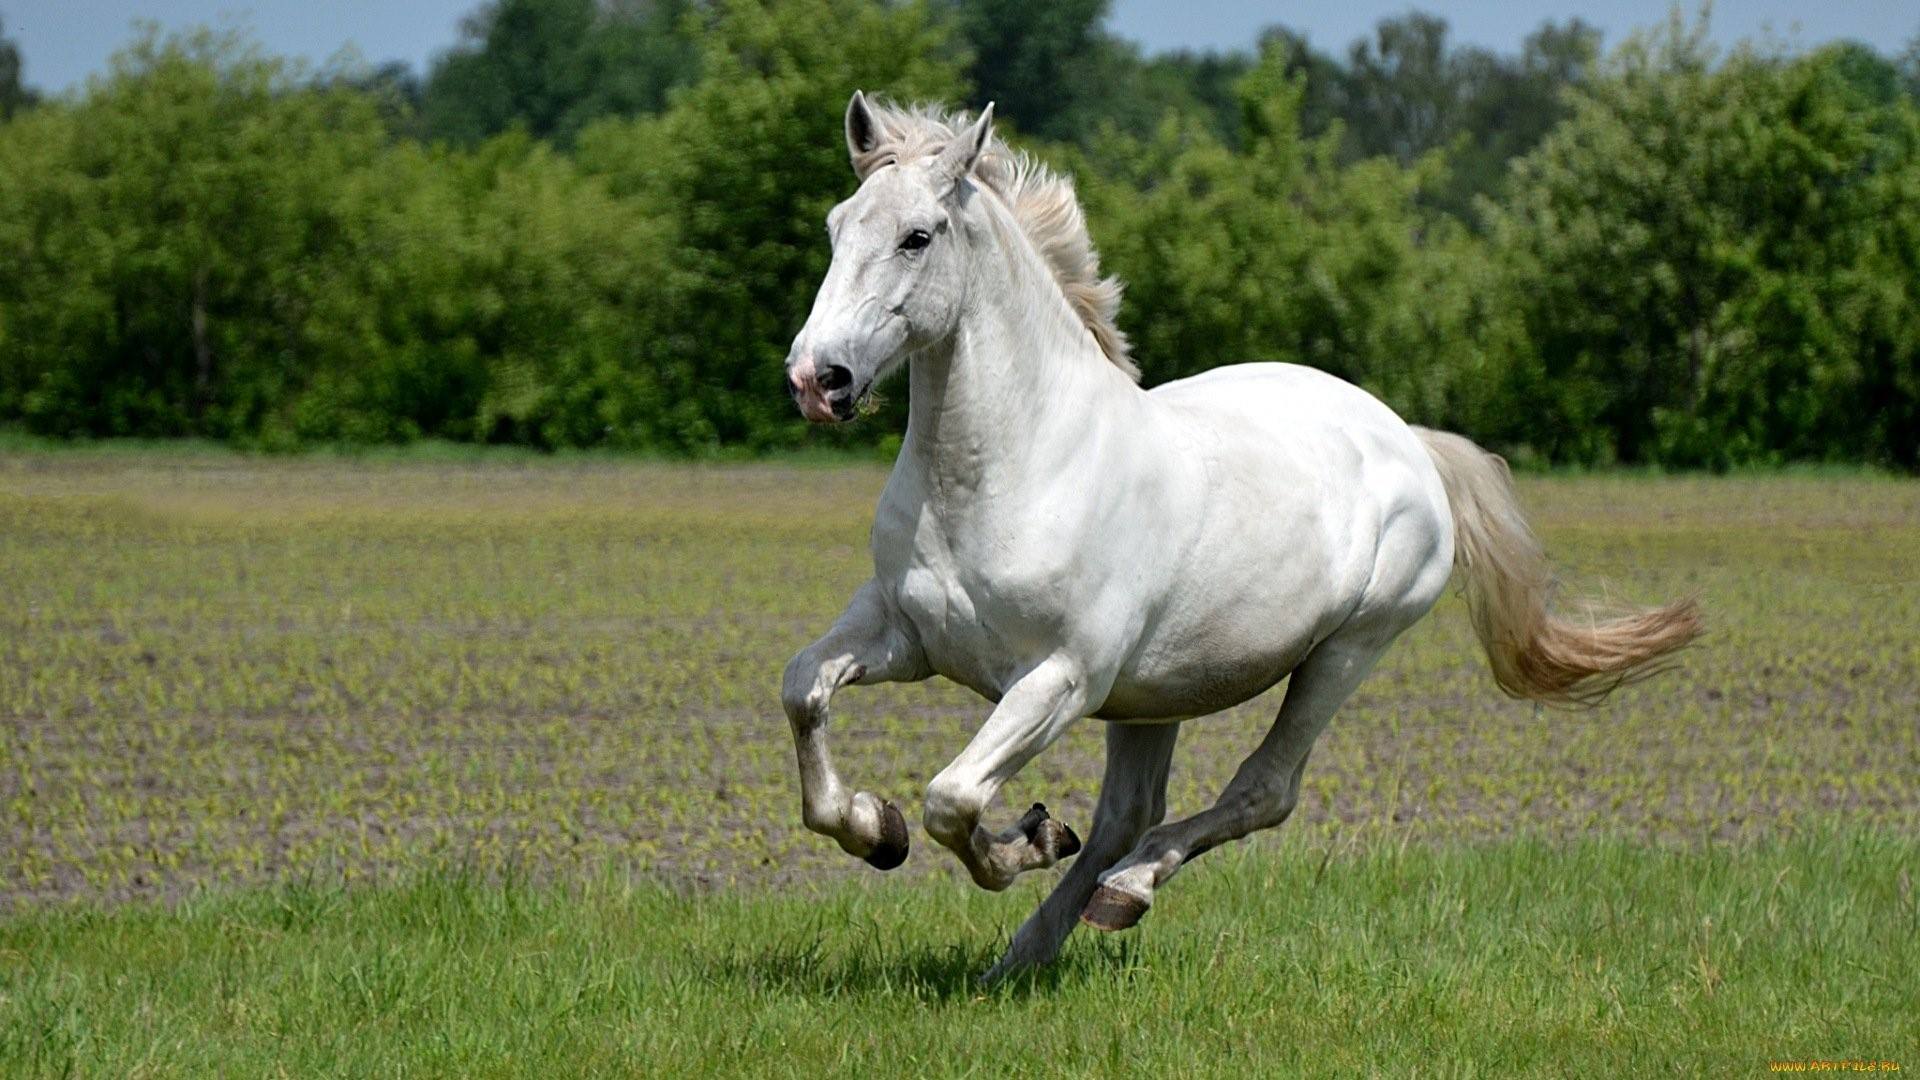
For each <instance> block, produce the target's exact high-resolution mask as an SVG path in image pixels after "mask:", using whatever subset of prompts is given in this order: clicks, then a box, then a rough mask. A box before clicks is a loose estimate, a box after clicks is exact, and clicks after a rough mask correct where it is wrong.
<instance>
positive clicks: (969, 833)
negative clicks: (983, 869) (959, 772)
mask: <svg viewBox="0 0 1920 1080" xmlns="http://www.w3.org/2000/svg"><path fill="white" fill-rule="evenodd" d="M980 809H981V806H980V801H979V798H978V796H976V795H975V794H974V791H973V786H972V785H970V784H966V783H963V782H961V781H959V780H955V779H953V778H951V777H948V776H946V775H945V774H944V773H943V774H941V775H940V776H936V777H934V778H933V782H932V783H931V784H928V785H927V801H926V808H925V811H924V812H923V815H922V818H921V823H922V824H923V825H924V826H925V827H926V830H927V835H928V836H931V837H933V838H934V839H935V840H938V841H940V843H942V844H944V845H946V846H947V847H950V848H959V847H962V846H964V845H966V844H968V843H970V842H971V841H972V838H973V828H974V826H975V825H976V824H978V823H979V821H980Z"/></svg>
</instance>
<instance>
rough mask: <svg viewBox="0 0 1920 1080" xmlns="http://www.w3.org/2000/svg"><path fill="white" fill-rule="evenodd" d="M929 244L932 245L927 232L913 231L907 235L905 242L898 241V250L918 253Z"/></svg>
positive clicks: (930, 236)
mask: <svg viewBox="0 0 1920 1080" xmlns="http://www.w3.org/2000/svg"><path fill="white" fill-rule="evenodd" d="M931 243H933V237H932V235H930V234H929V233H928V232H927V230H925V229H915V230H913V231H912V232H910V233H908V234H907V238H906V239H905V240H902V241H900V250H901V251H919V250H920V249H921V248H923V247H926V246H927V245H928V244H931Z"/></svg>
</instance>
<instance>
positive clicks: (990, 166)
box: [853, 102, 1140, 382]
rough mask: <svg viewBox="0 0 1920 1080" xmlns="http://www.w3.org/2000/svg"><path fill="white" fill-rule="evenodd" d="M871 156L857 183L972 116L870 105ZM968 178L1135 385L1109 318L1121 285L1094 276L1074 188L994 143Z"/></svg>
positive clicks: (941, 141) (924, 152) (932, 145)
mask: <svg viewBox="0 0 1920 1080" xmlns="http://www.w3.org/2000/svg"><path fill="white" fill-rule="evenodd" d="M870 112H871V113H872V115H873V124H874V134H875V136H876V137H875V139H874V145H873V149H871V150H868V151H867V152H865V153H863V154H856V155H855V156H854V159H853V171H854V173H855V174H856V175H858V176H859V178H860V179H861V180H863V181H864V180H865V179H866V178H867V177H868V176H870V175H872V174H873V172H874V171H875V170H877V169H879V168H880V167H881V166H884V165H891V164H896V163H897V164H905V163H907V162H909V161H914V160H917V159H919V158H923V157H930V156H932V155H934V154H937V153H939V152H940V150H941V148H943V147H945V146H946V145H947V143H949V142H951V141H953V139H954V137H955V136H956V135H957V134H958V133H960V132H962V131H965V130H966V129H967V127H968V126H969V125H970V124H972V122H973V117H972V116H970V115H968V114H967V113H965V112H962V111H958V110H949V109H943V108H940V107H939V106H934V105H913V106H904V107H903V106H898V105H893V104H889V103H885V102H872V103H871V104H870ZM973 178H974V179H975V180H978V181H979V182H980V183H982V184H984V185H985V186H986V187H987V188H988V189H990V190H991V191H993V193H994V194H996V195H998V196H999V197H1000V198H1001V200H1002V201H1004V202H1005V203H1006V204H1007V208H1008V209H1009V210H1011V211H1012V212H1013V219H1014V220H1015V221H1016V222H1018V223H1019V224H1020V229H1021V231H1022V232H1024V233H1025V234H1026V236H1027V240H1028V241H1029V242H1031V243H1032V244H1033V246H1034V249H1035V250H1036V251H1038V252H1039V253H1040V257H1041V259H1042V260H1043V261H1044V262H1045V263H1046V264H1047V267H1048V269H1050V270H1052V271H1053V279H1054V281H1055V282H1056V283H1057V284H1058V285H1059V286H1060V291H1061V292H1062V293H1063V294H1065V296H1066V298H1067V306H1068V307H1071V308H1072V309H1073V312H1074V314H1075V315H1078V316H1079V317H1080V321H1081V322H1082V323H1084V324H1085V325H1086V328H1087V329H1088V330H1089V331H1091V332H1092V334H1093V340H1094V341H1095V342H1097V343H1098V344H1099V346H1100V351H1101V352H1103V353H1105V354H1106V357H1107V359H1108V360H1111V361H1113V365H1114V366H1115V367H1117V368H1119V369H1120V370H1121V371H1124V372H1126V373H1127V375H1128V377H1130V378H1132V379H1134V380H1135V381H1136V382H1137V381H1138V380H1139V378H1140V369H1139V368H1137V367H1135V366H1134V363H1133V358H1132V357H1130V356H1128V355H1127V335H1125V334H1123V333H1121V332H1120V327H1119V326H1118V325H1117V324H1116V323H1115V322H1114V319H1115V317H1116V316H1117V315H1119V313H1120V290H1121V285H1120V280H1119V279H1118V278H1113V277H1105V278H1103V277H1101V276H1100V255H1099V253H1098V252H1096V251H1094V250H1093V238H1092V237H1090V236H1088V235H1087V221H1086V217H1085V216H1084V215H1083V214H1081V212H1080V201H1079V200H1078V199H1077V198H1075V197H1074V193H1073V181H1071V180H1069V179H1067V178H1066V177H1064V176H1061V175H1060V174H1059V173H1056V172H1054V171H1053V170H1052V169H1049V168H1047V167H1046V166H1045V165H1043V164H1041V163H1040V162H1038V161H1035V160H1034V159H1033V157H1032V156H1031V155H1029V154H1028V153H1027V152H1026V151H1024V150H1014V149H1012V148H1011V147H1009V146H1007V144H1006V143H1004V142H1002V141H1001V140H1000V137H999V136H998V135H995V136H993V139H992V141H991V142H990V143H989V144H988V145H987V148H986V150H985V151H983V152H982V153H981V155H980V159H979V161H978V162H976V163H975V164H974V167H973Z"/></svg>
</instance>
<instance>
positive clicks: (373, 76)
mask: <svg viewBox="0 0 1920 1080" xmlns="http://www.w3.org/2000/svg"><path fill="white" fill-rule="evenodd" d="M1106 9H1107V5H1106V4H1105V3H1104V2H1101V0H1085V2H1079V0H1076V2H1075V3H1070V4H1055V5H1043V6H1041V7H1038V8H1037V7H1035V6H1034V5H1031V4H1027V5H1024V6H1023V5H1018V4H1008V3H1005V2H1003V0H914V2H900V3H891V2H889V3H882V2H878V0H798V2H795V3H772V2H771V0H498V2H495V3H491V4H488V5H487V6H485V7H483V8H481V9H480V10H479V11H478V12H476V14H475V15H474V16H473V17H472V18H471V19H470V20H469V24H468V28H467V36H466V39H465V40H464V42H463V43H462V45H461V46H460V47H458V48H457V49H455V50H454V51H453V52H452V53H449V54H448V55H447V56H445V57H443V58H441V60H440V61H439V62H438V63H437V64H436V65H435V67H434V69H433V71H432V72H431V73H430V75H429V77H428V78H427V79H426V80H425V81H424V82H422V81H421V80H419V79H418V78H416V77H415V76H414V75H413V74H412V73H411V72H409V71H407V70H405V69H404V68H398V67H395V66H393V65H388V66H386V67H383V68H375V69H371V70H365V71H358V70H356V71H350V72H345V73H338V72H335V73H328V74H326V75H324V76H323V77H321V78H319V79H313V78H309V77H307V76H306V74H305V73H304V72H302V71H301V70H299V69H297V68H294V67H291V66H289V65H286V64H284V63H282V62H280V61H277V60H274V59H272V58H269V57H265V56H262V55H261V54H259V53H258V51H257V50H255V49H253V48H251V47H250V46H249V45H248V44H247V43H246V42H245V41H243V40H237V39H234V38H231V37H224V36H219V35H210V34H198V35H188V36H186V37H179V38H170V39H163V38H159V37H156V36H154V35H153V34H151V33H149V34H148V35H147V36H146V37H143V38H141V39H140V40H139V41H137V42H136V43H135V44H134V45H133V46H132V47H131V48H130V49H129V50H128V51H127V52H126V53H124V54H123V55H122V56H121V57H120V58H119V59H118V60H117V61H116V63H115V66H114V68H113V70H112V72H111V73H110V74H109V75H108V76H107V77H105V78H102V79H99V80H96V81H95V82H93V83H92V84H91V85H90V86H89V88H88V90H87V91H86V92H85V93H84V94H83V95H79V96H76V97H68V98H65V99H60V100H55V101H53V102H49V103H44V104H40V105H38V106H32V107H24V108H23V107H22V106H23V105H27V104H30V101H31V98H30V95H27V94H26V93H25V92H24V91H22V90H20V88H19V86H18V52H17V50H15V49H14V48H13V47H12V45H11V44H10V43H8V42H6V41H5V39H4V38H0V109H4V110H6V111H10V112H12V117H11V119H9V120H5V121H4V122H0V190H4V191H6V192H7V196H8V197H7V198H6V199H4V200H0V423H4V424H15V425H20V426H23V427H25V428H27V429H29V430H32V431H36V432H41V433H48V434H58V435H70V436H71V435H145V436H176V435H198V436H204V437H212V438H217V439H230V440H237V441H241V442H246V443H254V444H261V445H269V446H297V445H307V444H312V443H315V442H324V441H333V440H343V441H348V442H366V441H405V440H408V439H412V438H416V437H423V436H426V437H438V438H447V439H457V440H466V441H476V442H496V441H505V442H515V443H520V444H524V445H530V446H536V447H547V448H552V447H559V446H575V445H602V444H604V445H614V446H623V447H639V448H650V449H658V450H669V451H676V452H703V453H704V452H710V451H713V450H715V449H718V448H722V447H731V448H739V449H742V450H745V451H760V450H767V449H772V448H778V447H790V446H794V445H797V444H799V443H800V442H802V441H803V440H805V441H810V442H812V443H815V444H818V445H825V446H832V447H843V446H847V445H850V444H858V443H873V442H883V441H885V440H887V439H889V438H892V437H894V436H895V435H897V432H898V428H899V425H900V423H901V422H902V420H903V410H902V408H901V406H900V403H899V402H898V401H895V402H894V403H892V404H891V405H890V406H888V407H887V408H886V409H885V410H884V411H883V414H882V416H881V417H880V418H879V419H878V421H877V422H873V423H868V424H864V425H855V426H853V427H850V428H843V429H836V430H833V431H820V432H811V433H810V432H808V431H807V430H806V429H805V427H804V425H802V424H801V422H800V421H799V420H798V418H797V417H796V416H795V415H794V413H793V410H792V409H791V408H790V407H789V405H788V403H787V401H786V399H785V395H784V394H782V393H781V392H780V390H779V386H780V381H781V375H780V363H781V360H782V358H783V356H784V353H785V349H786V345H787V343H788V341H789V340H790V338H791V335H792V333H793V332H794V330H795V329H796V328H797V327H798V326H799V325H800V323H801V322H802V320H803V319H804V318H805V314H806V311H807V308H808V305H809V303H810V302H811V296H812V292H813V289H814V287H815V284H816V283H817V282H818V280H819V278H820V276H821V274H822V272H823V270H824V267H825V264H826V259H827V255H828V252H827V247H826V244H825V243H824V242H823V240H822V239H821V230H820V225H821V220H822V218H823V217H824V215H825V212H826V210H827V209H828V208H829V207H830V206H832V205H833V203H834V202H835V201H836V200H838V199H840V198H843V197H844V196H845V195H846V194H847V193H848V192H849V190H850V188H851V181H850V178H849V174H848V172H847V168H846V163H845V160H844V152H843V150H842V143H841V137H840V132H839V119H840V115H841V112H842V109H843V108H844V104H845V101H846V98H847V95H848V93H849V92H850V91H851V90H852V89H853V88H855V87H861V88H864V89H866V90H868V91H870V92H880V93H885V94H889V95H891V96H893V97H895V98H898V99H907V100H911V99H936V100H943V101H972V102H974V103H976V104H977V103H981V102H984V101H986V100H990V99H997V100H998V101H999V103H1000V106H1001V112H1000V115H1001V117H1002V120H1003V130H1004V131H1005V132H1007V133H1009V134H1010V135H1012V136H1013V137H1015V138H1016V140H1019V141H1024V142H1025V143H1026V145H1028V146H1029V147H1031V148H1033V149H1035V150H1037V151H1038V152H1040V153H1041V154H1042V156H1043V157H1045V158H1047V159H1049V160H1051V161H1053V162H1055V163H1057V164H1062V165H1065V166H1068V167H1071V168H1072V169H1073V170H1074V171H1075V172H1076V173H1077V174H1078V176H1079V181H1080V185H1081V189H1082V192H1083V195H1084V196H1085V201H1086V202H1087V204H1088V205H1087V208H1088V218H1089V222H1090V224H1091V226H1092V228H1093V230H1094V232H1095V234H1096V239H1097V240H1098V241H1099V242H1100V244H1101V247H1102V249H1103V252H1104V254H1105V258H1106V265H1107V266H1108V268H1109V269H1110V270H1112V271H1114V272H1116V273H1118V274H1119V276H1121V277H1122V278H1123V279H1124V280H1125V281H1127V282H1128V284H1129V286H1130V288H1129V294H1128V300H1127V303H1126V304H1125V305H1124V306H1123V309H1122V321H1123V324H1124V325H1125V327H1126V328H1127V329H1128V330H1129V332H1131V333H1132V334H1133V336H1134V338H1135V340H1136V344H1137V350H1136V352H1137V356H1138V358H1139V359H1140V361H1141V363H1142V365H1143V367H1144V368H1145V370H1146V372H1147V374H1148V377H1149V381H1150V382H1156V381H1163V380H1165V379H1170V378H1176V377H1180V376H1183V375H1187V374H1192V373H1194V372H1197V371H1200V370H1203V369H1205V368H1208V367H1211V366H1213V365H1216V364H1220V363H1229V362H1238V361H1244V360H1290V361H1294V362H1299V363H1308V364H1314V365H1317V366H1320V367H1323V368H1326V369H1328V370H1330V371H1333V372H1335V373H1337V374H1339V375H1341V376H1343V377H1346V378H1349V379H1352V380H1355V381H1357V382H1360V383H1362V384H1363V385H1365V386H1367V387H1368V388H1370V389H1372V390H1373V391H1374V392H1376V393H1378V394H1380V395H1381V396H1382V397H1384V398H1385V399H1386V400H1387V401H1388V402H1389V403H1390V404H1392V405H1393V406H1394V407H1395V408H1397V409H1399V410H1401V411H1402V412H1403V413H1405V414H1406V415H1407V416H1408V417H1409V418H1411V419H1414V420H1418V421H1421V422H1426V423H1430V424H1435V425H1440V426H1445V427H1451V428H1456V429H1459V430H1462V431H1464V432H1466V433H1467V434H1469V435H1471V436H1473V437H1475V438H1478V439H1480V440H1482V441H1485V442H1488V443H1490V444H1492V445H1495V446H1497V447H1498V448H1500V449H1502V450H1503V451H1506V452H1508V453H1510V454H1514V455H1517V456H1518V457H1519V458H1521V459H1523V460H1527V459H1533V458H1543V459H1547V460H1552V461H1569V462H1582V463H1594V462H1606V461H1625V462H1657V463H1664V464H1669V465H1676V466H1709V467H1715V468H1719V467H1730V466H1733V465H1737V464H1742V463H1748V462H1778V461H1786V460H1809V459H1817V460H1844V461H1865V462H1876V463H1883V464H1893V465H1897V466H1900V467H1904V468H1920V329H1916V328H1917V327H1920V295H1916V293H1917V291H1920V284H1917V283H1920V273H1916V262H1920V199H1916V198H1915V194H1916V190H1917V188H1920V120H1916V115H1917V114H1920V113H1917V108H1920V106H1917V105H1916V101H1917V100H1920V98H1917V97H1916V95H1920V89H1916V88H1920V74H1916V72H1920V60H1917V59H1916V57H1920V44H1916V45H1915V46H1912V47H1910V48H1909V49H1908V50H1907V52H1906V53H1905V54H1903V55H1902V56H1900V57H1897V58H1895V57H1883V56H1881V55H1879V54H1877V53H1875V52H1874V51H1873V50H1871V49H1868V48H1866V47H1864V46H1860V45H1848V44H1841V45H1836V46H1833V47H1829V48H1826V49H1822V50H1819V51H1816V52H1813V53H1810V54H1806V55H1798V56H1793V55H1782V54H1775V53H1769V52H1762V51H1758V50H1755V49H1751V48H1742V49H1739V50H1736V51H1735V52H1733V53H1732V54H1731V55H1730V56H1727V57H1725V58H1722V57H1719V56H1717V55H1715V54H1713V53H1712V52H1711V51H1710V50H1708V49H1707V48H1706V47H1705V45H1704V44H1703V41H1704V34H1705V27H1704V24H1701V25H1698V26H1693V27H1688V26H1687V25H1686V24H1684V23H1683V22H1681V21H1680V20H1679V19H1678V18H1677V17H1676V18H1675V20H1674V21H1673V22H1672V23H1671V25H1670V26H1669V27H1668V28H1667V29H1666V30H1665V31H1663V32H1661V33H1656V34H1653V35H1650V36H1643V37H1639V38H1636V39H1634V40H1632V41H1630V42H1629V43H1627V44H1626V45H1625V46H1624V47H1623V48H1621V49H1620V50H1618V51H1617V52H1616V53H1615V54H1614V55H1613V56H1612V57H1611V58H1609V59H1607V60H1606V61H1604V62H1596V60H1595V56H1596V53H1597V48H1598V39H1597V34H1596V33H1595V32H1594V31H1593V30H1592V29H1591V28H1590V27H1587V26H1585V25H1583V24H1581V23H1579V22H1577V21H1576V22H1572V23H1567V24H1552V23H1549V24H1546V25H1544V26H1542V27H1541V28H1540V29H1539V30H1538V31H1537V32H1536V33H1535V34H1534V35H1532V36H1531V37H1530V38H1529V39H1528V41H1527V43H1526V45H1525V47H1524V48H1523V49H1522V50H1520V51H1519V52H1518V53H1516V54H1513V55H1499V54H1495V53H1491V52H1487V51H1485V50H1479V49H1473V48H1462V47H1459V46H1457V45H1455V44H1453V43H1451V42H1450V41H1449V39H1448V36H1447V34H1448V32H1447V27H1446V24H1445V22H1444V21H1442V20H1440V19H1437V18H1434V17H1432V16H1427V15H1421V14H1419V13H1412V14H1408V15H1405V16H1399V17H1395V18H1392V19H1388V20H1385V21H1383V22H1382V23H1380V24H1379V26H1378V27H1377V28H1376V32H1375V33H1374V34H1373V35H1372V36H1370V37H1369V38H1367V39H1363V40H1362V41H1359V42H1356V43H1355V44H1354V45H1353V47H1352V48H1350V49H1349V50H1347V52H1346V54H1345V56H1344V57H1343V58H1340V59H1336V58H1335V57H1334V56H1332V55H1330V54H1328V53H1325V52H1322V51H1319V50H1317V49H1315V48H1314V47H1313V46H1312V45H1311V44H1310V43H1308V42H1307V41H1305V40H1304V39H1302V38H1300V37H1299V36H1298V35H1295V34H1291V33H1289V32H1287V31H1285V30H1284V29H1275V30H1273V31H1271V32H1269V33H1268V34H1267V35H1266V36H1265V38H1264V39H1263V45H1262V48H1261V51H1260V53H1259V54H1258V55H1257V56H1254V55H1248V54H1245V53H1226V54H1189V53H1175V54H1166V55H1158V56H1147V55H1143V54H1142V53H1141V51H1140V50H1139V48H1138V47H1137V46H1134V45H1132V44H1131V43H1128V42H1125V41H1122V40H1120V39H1118V38H1117V37H1115V36H1114V35H1112V34H1111V33H1110V32H1108V31H1107V30H1106V29H1105V27H1104V24H1103V18H1104V13H1105V11H1106ZM1916 40H1917V41H1920V39H1916Z"/></svg>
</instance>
